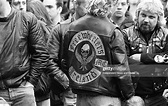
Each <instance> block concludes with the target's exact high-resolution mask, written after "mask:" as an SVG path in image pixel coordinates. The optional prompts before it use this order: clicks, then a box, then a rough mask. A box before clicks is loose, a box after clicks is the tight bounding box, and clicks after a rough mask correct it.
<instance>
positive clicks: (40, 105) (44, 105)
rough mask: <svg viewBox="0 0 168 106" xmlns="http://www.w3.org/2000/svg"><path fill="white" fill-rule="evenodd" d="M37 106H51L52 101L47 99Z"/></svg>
mask: <svg viewBox="0 0 168 106" xmlns="http://www.w3.org/2000/svg"><path fill="white" fill-rule="evenodd" d="M37 106H51V104H50V99H46V100H43V101H40V102H37Z"/></svg>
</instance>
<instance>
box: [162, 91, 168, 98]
mask: <svg viewBox="0 0 168 106" xmlns="http://www.w3.org/2000/svg"><path fill="white" fill-rule="evenodd" d="M162 96H163V97H165V98H167V97H168V89H165V90H164V92H163V94H162Z"/></svg>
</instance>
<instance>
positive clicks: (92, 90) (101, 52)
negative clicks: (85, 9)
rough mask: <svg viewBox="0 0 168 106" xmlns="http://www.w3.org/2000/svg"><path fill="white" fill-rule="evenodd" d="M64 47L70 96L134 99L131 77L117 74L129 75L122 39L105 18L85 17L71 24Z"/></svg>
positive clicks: (119, 33) (118, 31) (117, 30)
mask: <svg viewBox="0 0 168 106" xmlns="http://www.w3.org/2000/svg"><path fill="white" fill-rule="evenodd" d="M63 47H64V50H63V58H64V59H65V61H66V62H67V71H68V74H69V79H70V86H71V87H72V90H73V92H75V93H77V94H79V93H84V94H86V93H88V94H96V95H97V94H98V95H108V96H112V97H120V98H122V97H124V98H125V99H129V98H130V97H132V96H133V95H134V88H133V84H132V81H131V77H130V75H129V74H121V75H120V74H117V72H119V73H120V72H121V73H123V72H129V67H128V61H127V56H126V51H125V44H124V40H123V35H122V33H121V31H120V30H119V29H118V28H116V26H114V25H113V24H112V23H111V22H110V21H109V20H108V19H107V18H98V17H94V16H91V15H86V16H84V17H82V18H80V19H78V20H76V21H74V22H73V23H72V24H71V25H70V27H69V29H68V31H67V33H66V35H65V37H64V46H63ZM104 67H109V68H110V69H112V70H111V71H112V73H113V74H112V73H110V71H109V72H108V71H103V68H104ZM105 70H106V69H105ZM114 73H115V74H114Z"/></svg>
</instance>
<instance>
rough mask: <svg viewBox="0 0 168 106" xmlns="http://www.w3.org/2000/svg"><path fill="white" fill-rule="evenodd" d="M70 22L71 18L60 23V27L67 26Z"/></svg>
mask: <svg viewBox="0 0 168 106" xmlns="http://www.w3.org/2000/svg"><path fill="white" fill-rule="evenodd" d="M71 22H72V19H71V18H68V19H67V20H64V21H62V22H60V24H61V25H67V24H70V23H71Z"/></svg>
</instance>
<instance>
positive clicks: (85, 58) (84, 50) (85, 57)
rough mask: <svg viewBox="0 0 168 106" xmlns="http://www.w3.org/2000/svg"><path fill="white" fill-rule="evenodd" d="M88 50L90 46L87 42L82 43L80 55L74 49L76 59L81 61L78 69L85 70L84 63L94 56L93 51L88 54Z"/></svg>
mask: <svg viewBox="0 0 168 106" xmlns="http://www.w3.org/2000/svg"><path fill="white" fill-rule="evenodd" d="M89 51H90V46H89V45H88V44H84V45H83V46H82V48H81V55H80V54H79V53H78V52H77V50H76V51H75V55H76V58H77V60H78V61H79V62H80V63H81V67H80V69H81V70H82V71H85V70H87V67H86V65H87V64H88V63H89V62H90V61H91V60H92V59H93V57H94V54H95V53H94V51H92V54H91V55H90V56H88V55H89Z"/></svg>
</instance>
